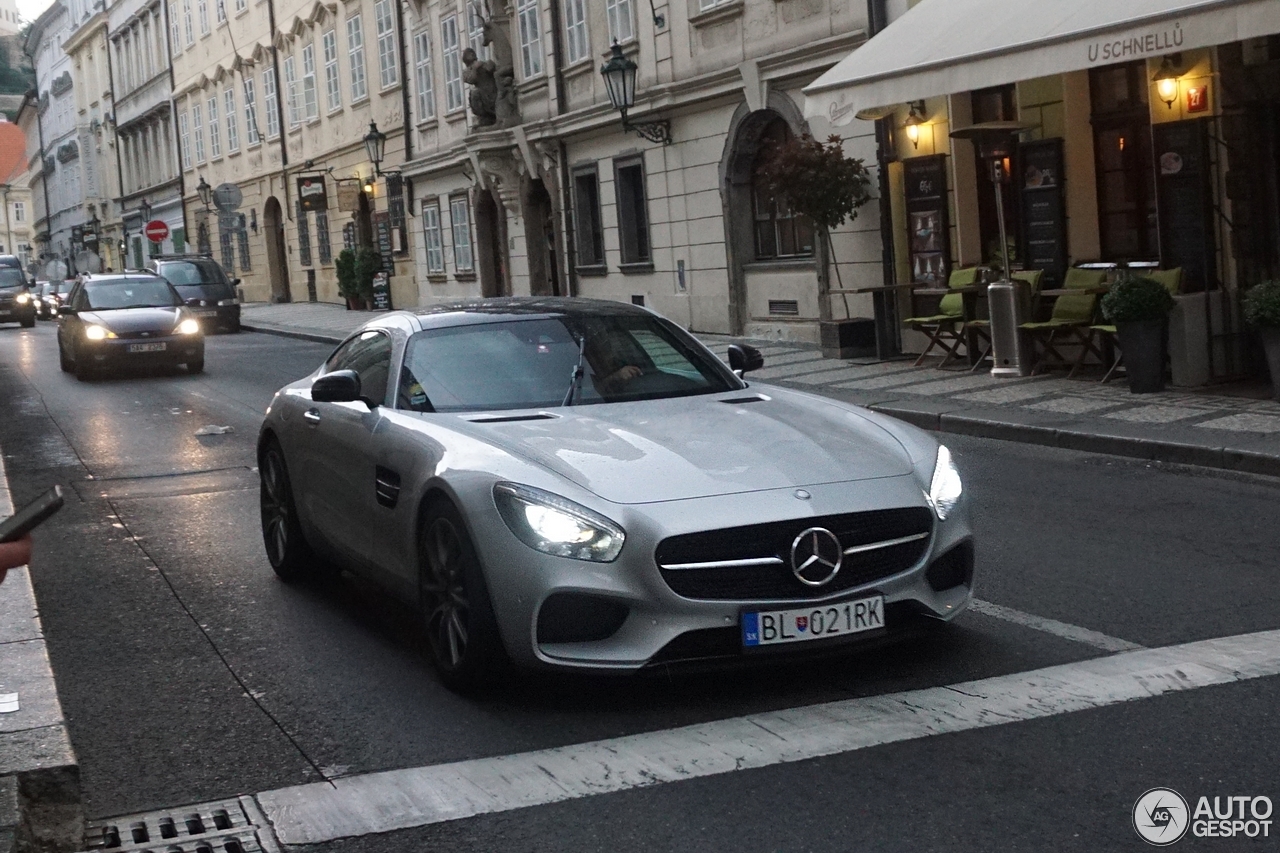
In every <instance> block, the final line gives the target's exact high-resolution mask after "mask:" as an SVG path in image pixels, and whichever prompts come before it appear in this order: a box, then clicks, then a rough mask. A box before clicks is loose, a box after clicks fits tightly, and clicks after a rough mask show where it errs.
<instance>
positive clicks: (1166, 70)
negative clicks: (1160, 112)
mask: <svg viewBox="0 0 1280 853" xmlns="http://www.w3.org/2000/svg"><path fill="white" fill-rule="evenodd" d="M1181 61H1182V55H1181V54H1174V56H1173V57H1169V56H1166V57H1165V58H1164V61H1163V62H1161V63H1160V70H1159V71H1157V72H1156V76H1154V77H1152V78H1151V82H1152V83H1155V84H1156V94H1157V95H1159V96H1160V100H1162V101H1164V105H1165V106H1166V107H1168V108H1169V109H1173V102H1174V101H1176V100H1178V77H1179V76H1180V75H1179V74H1178V69H1177V68H1176V67H1174V64H1175V62H1181Z"/></svg>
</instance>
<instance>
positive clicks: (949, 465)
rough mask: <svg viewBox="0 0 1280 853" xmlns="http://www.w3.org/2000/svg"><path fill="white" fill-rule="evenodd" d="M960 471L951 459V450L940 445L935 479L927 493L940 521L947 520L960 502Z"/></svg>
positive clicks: (934, 469) (934, 473)
mask: <svg viewBox="0 0 1280 853" xmlns="http://www.w3.org/2000/svg"><path fill="white" fill-rule="evenodd" d="M962 488H963V487H962V486H961V485H960V472H959V471H957V470H956V465H955V463H954V462H952V461H951V451H950V450H947V447H946V445H944V444H939V445H938V461H937V462H936V463H935V464H934V466H933V481H932V482H931V483H930V484H929V494H928V495H926V497H927V499H928V501H929V506H931V507H933V511H934V512H935V513H937V516H938V521H946V520H947V516H948V515H950V514H951V510H953V509H955V508H956V504H957V503H959V502H960V492H961V490H962Z"/></svg>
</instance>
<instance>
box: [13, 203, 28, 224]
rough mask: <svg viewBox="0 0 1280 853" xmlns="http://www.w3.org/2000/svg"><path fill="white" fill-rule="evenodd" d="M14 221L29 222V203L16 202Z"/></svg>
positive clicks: (14, 205)
mask: <svg viewBox="0 0 1280 853" xmlns="http://www.w3.org/2000/svg"><path fill="white" fill-rule="evenodd" d="M13 221H14V222H26V221H27V203H26V202H25V201H15V202H14V203H13Z"/></svg>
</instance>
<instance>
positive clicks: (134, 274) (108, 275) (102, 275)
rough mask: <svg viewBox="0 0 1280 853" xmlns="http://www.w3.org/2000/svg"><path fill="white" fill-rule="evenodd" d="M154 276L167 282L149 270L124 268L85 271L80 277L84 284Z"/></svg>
mask: <svg viewBox="0 0 1280 853" xmlns="http://www.w3.org/2000/svg"><path fill="white" fill-rule="evenodd" d="M139 278H154V279H159V280H160V281H165V282H167V281H168V279H166V278H165V277H164V276H162V275H157V274H156V273H153V272H152V271H151V270H125V271H124V272H95V273H85V274H84V275H83V276H82V277H81V281H83V282H84V283H85V284H106V283H110V282H113V281H122V280H124V279H139Z"/></svg>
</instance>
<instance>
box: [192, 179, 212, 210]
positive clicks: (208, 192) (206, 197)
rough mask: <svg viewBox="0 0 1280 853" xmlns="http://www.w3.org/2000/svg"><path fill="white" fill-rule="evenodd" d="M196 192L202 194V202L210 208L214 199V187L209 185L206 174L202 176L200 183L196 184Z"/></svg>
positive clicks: (206, 207) (206, 208)
mask: <svg viewBox="0 0 1280 853" xmlns="http://www.w3.org/2000/svg"><path fill="white" fill-rule="evenodd" d="M196 194H197V195H199V196H200V203H201V204H203V205H204V209H205V210H208V209H209V205H210V203H211V202H212V201H213V187H211V186H209V182H208V181H206V180H205V179H204V175H201V176H200V183H198V184H196Z"/></svg>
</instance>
